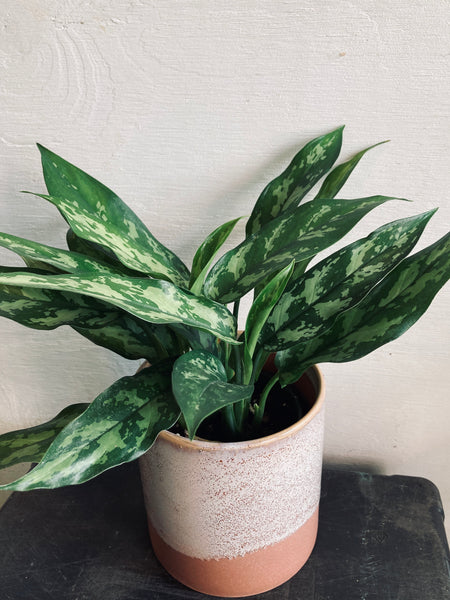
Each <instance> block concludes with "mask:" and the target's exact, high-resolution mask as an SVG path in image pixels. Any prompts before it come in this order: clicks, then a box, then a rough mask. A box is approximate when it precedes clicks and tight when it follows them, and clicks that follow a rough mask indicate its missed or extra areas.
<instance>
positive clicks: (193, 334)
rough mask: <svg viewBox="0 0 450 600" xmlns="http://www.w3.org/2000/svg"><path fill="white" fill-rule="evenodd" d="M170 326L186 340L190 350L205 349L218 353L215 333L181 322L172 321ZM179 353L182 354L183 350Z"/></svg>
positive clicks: (218, 343)
mask: <svg viewBox="0 0 450 600" xmlns="http://www.w3.org/2000/svg"><path fill="white" fill-rule="evenodd" d="M171 328H172V329H173V330H174V331H175V332H177V333H178V334H179V335H180V336H181V337H182V338H183V339H185V340H186V342H187V344H188V345H189V347H190V348H191V349H192V350H207V351H208V352H211V354H215V355H216V356H218V355H219V349H220V342H219V340H218V339H217V337H216V336H215V335H212V334H211V333H209V332H208V331H203V330H201V329H196V328H195V327H189V326H188V325H183V324H181V323H174V324H173V325H171ZM179 354H183V352H179Z"/></svg>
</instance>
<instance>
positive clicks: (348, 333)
mask: <svg viewBox="0 0 450 600" xmlns="http://www.w3.org/2000/svg"><path fill="white" fill-rule="evenodd" d="M449 278H450V234H447V235H446V236H444V237H443V238H441V239H440V240H438V241H437V242H435V243H434V244H432V245H431V246H428V247H427V248H425V249H424V250H421V251H420V252H417V253H416V254H414V255H412V256H410V257H408V258H406V259H405V260H403V261H402V262H401V263H400V264H398V265H397V266H396V267H395V269H394V270H393V271H391V272H390V273H389V274H388V275H387V276H386V277H385V278H384V279H383V280H382V281H381V282H380V283H379V284H378V285H377V286H376V287H374V288H373V289H372V290H371V291H370V292H369V293H368V294H367V295H366V296H365V298H364V299H363V300H362V301H361V302H360V303H359V304H357V305H356V306H355V307H353V308H351V309H349V310H348V311H346V312H343V313H342V314H341V315H339V317H338V318H337V319H336V321H335V323H334V324H333V326H332V327H331V328H330V329H329V330H328V331H326V332H325V333H324V334H323V335H321V336H317V337H316V338H314V339H313V340H310V341H309V342H305V343H301V344H297V345H295V346H291V347H290V348H288V349H287V350H283V351H281V352H278V353H277V354H276V358H275V364H276V366H277V368H278V369H279V371H280V381H281V383H282V384H283V385H286V384H289V383H293V382H294V381H296V380H297V379H298V378H299V377H300V375H301V374H302V373H303V372H304V371H305V370H306V369H307V368H308V367H309V366H311V365H313V364H314V363H320V362H338V363H339V362H348V361H352V360H357V359H358V358H361V357H363V356H366V355H367V354H369V353H370V352H372V351H373V350H376V349H377V348H379V347H380V346H382V345H383V344H386V343H388V342H390V341H392V340H395V339H396V338H398V337H399V336H400V335H402V334H403V333H404V332H405V331H407V330H408V329H409V328H410V327H411V326H412V325H414V323H415V322H416V321H417V320H418V319H419V318H420V317H421V316H422V315H423V314H424V312H425V311H426V310H427V308H428V307H429V305H430V304H431V302H432V300H433V298H434V297H435V295H436V294H437V293H438V291H439V290H440V289H441V288H442V286H443V285H445V283H446V282H447V281H448V279H449Z"/></svg>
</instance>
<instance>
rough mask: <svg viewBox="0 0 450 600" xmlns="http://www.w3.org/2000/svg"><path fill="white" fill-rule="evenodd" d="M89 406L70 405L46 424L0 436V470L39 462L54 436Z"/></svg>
mask: <svg viewBox="0 0 450 600" xmlns="http://www.w3.org/2000/svg"><path fill="white" fill-rule="evenodd" d="M88 406H89V404H87V403H86V404H72V406H68V407H67V408H65V409H64V410H62V411H61V412H60V413H59V414H58V415H56V417H54V418H53V419H52V420H51V421H48V422H47V423H43V424H42V425H37V426H36V427H29V428H27V429H19V430H17V431H10V432H8V433H4V434H3V435H0V469H5V468H6V467H11V466H12V465H17V464H19V463H25V462H33V463H34V462H39V461H40V460H41V458H42V457H43V456H44V454H45V452H46V451H47V448H48V447H49V446H50V444H51V443H52V442H53V440H54V439H55V438H56V436H57V435H58V434H59V433H60V432H61V431H62V429H64V427H65V426H66V425H68V424H69V423H70V422H71V421H73V420H74V419H76V418H77V417H79V416H80V415H81V414H82V413H83V412H84V411H85V410H86V409H87V407H88Z"/></svg>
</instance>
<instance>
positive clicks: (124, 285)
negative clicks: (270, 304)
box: [0, 273, 236, 343]
mask: <svg viewBox="0 0 450 600" xmlns="http://www.w3.org/2000/svg"><path fill="white" fill-rule="evenodd" d="M2 284H3V285H5V286H6V285H11V286H20V287H21V288H43V289H45V290H59V291H64V292H73V293H80V294H83V295H86V296H91V297H93V298H97V299H99V300H103V301H105V302H108V303H109V304H112V305H114V306H118V307H119V308H122V309H123V310H125V311H127V312H129V313H131V314H132V315H135V316H136V317H139V318H140V319H143V320H144V321H150V322H152V323H157V324H168V323H183V324H185V325H188V326H192V327H196V328H199V329H204V330H205V331H209V332H210V333H213V334H214V335H217V336H218V337H220V338H222V339H224V340H226V341H229V342H230V343H235V339H234V338H235V333H236V324H235V319H234V317H233V315H232V314H231V313H230V311H229V310H228V309H227V308H226V307H225V306H222V305H221V304H218V303H215V302H213V301H211V300H209V299H208V298H204V297H200V296H195V295H194V294H191V293H190V292H187V291H185V290H182V289H181V288H178V287H177V286H175V285H173V284H172V283H170V282H168V281H162V280H155V279H147V278H144V279H137V278H127V277H120V276H115V275H106V274H86V275H40V274H34V273H33V274H29V273H26V274H24V273H18V274H17V273H3V274H0V285H2Z"/></svg>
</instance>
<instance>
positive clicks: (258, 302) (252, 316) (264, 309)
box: [245, 261, 295, 356]
mask: <svg viewBox="0 0 450 600" xmlns="http://www.w3.org/2000/svg"><path fill="white" fill-rule="evenodd" d="M294 267H295V261H292V262H291V264H289V265H288V266H287V267H285V268H284V269H282V270H281V271H280V272H279V273H277V274H276V275H275V277H273V278H272V280H271V281H270V282H269V283H268V284H267V285H266V286H265V287H264V289H263V290H262V291H261V292H260V293H259V295H258V297H257V298H256V299H255V301H254V302H253V304H252V306H251V308H250V310H249V312H248V315H247V320H246V323H245V342H246V346H247V349H248V352H249V355H250V356H253V353H254V351H255V348H256V344H257V341H258V337H259V334H260V332H261V329H262V328H263V326H264V324H265V322H266V321H267V319H268V317H269V315H270V313H271V311H272V309H273V307H274V306H275V305H276V303H277V302H278V300H279V299H280V297H281V295H282V293H283V292H284V290H285V288H286V285H287V283H288V281H289V279H290V277H291V275H292V272H293V270H294Z"/></svg>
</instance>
